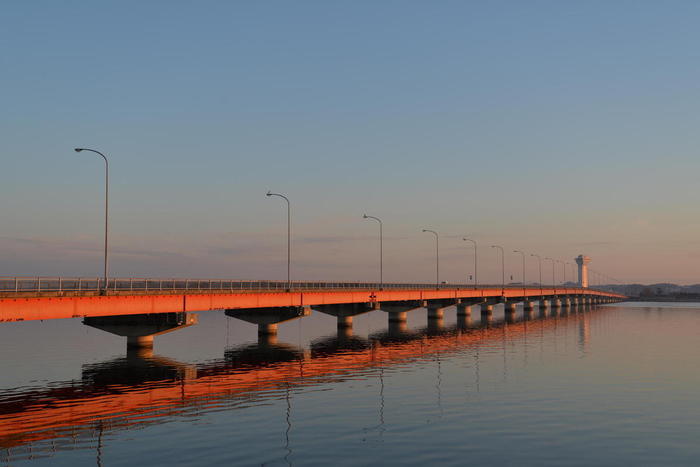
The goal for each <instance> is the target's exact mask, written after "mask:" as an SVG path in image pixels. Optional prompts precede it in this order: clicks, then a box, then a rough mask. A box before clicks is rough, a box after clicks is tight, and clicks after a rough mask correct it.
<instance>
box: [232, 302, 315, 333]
mask: <svg viewBox="0 0 700 467" xmlns="http://www.w3.org/2000/svg"><path fill="white" fill-rule="evenodd" d="M225 313H226V316H230V317H231V318H236V319H240V320H241V321H245V322H247V323H252V324H257V325H258V334H260V335H268V334H277V325H278V324H280V323H284V322H286V321H291V320H295V319H299V318H302V317H304V316H309V315H310V314H311V308H309V307H302V306H285V307H274V308H236V309H231V310H226V311H225Z"/></svg>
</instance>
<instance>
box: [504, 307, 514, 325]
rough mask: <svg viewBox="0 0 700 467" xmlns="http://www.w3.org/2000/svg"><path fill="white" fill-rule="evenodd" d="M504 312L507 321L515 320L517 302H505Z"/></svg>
mask: <svg viewBox="0 0 700 467" xmlns="http://www.w3.org/2000/svg"><path fill="white" fill-rule="evenodd" d="M503 313H504V314H505V319H506V322H507V323H512V322H514V321H515V302H505V303H504V304H503Z"/></svg>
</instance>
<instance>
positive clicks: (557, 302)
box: [549, 295, 561, 309]
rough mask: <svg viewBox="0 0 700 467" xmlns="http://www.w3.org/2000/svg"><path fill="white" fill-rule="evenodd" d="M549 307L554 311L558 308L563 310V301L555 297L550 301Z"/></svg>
mask: <svg viewBox="0 0 700 467" xmlns="http://www.w3.org/2000/svg"><path fill="white" fill-rule="evenodd" d="M549 306H550V307H551V308H552V309H556V308H561V300H560V299H559V296H557V295H555V296H553V297H552V298H551V299H550V300H549Z"/></svg>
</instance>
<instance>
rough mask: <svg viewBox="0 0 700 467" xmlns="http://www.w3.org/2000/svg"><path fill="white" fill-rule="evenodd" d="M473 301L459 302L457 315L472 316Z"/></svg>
mask: <svg viewBox="0 0 700 467" xmlns="http://www.w3.org/2000/svg"><path fill="white" fill-rule="evenodd" d="M472 305H473V304H472V303H464V302H461V303H458V304H457V317H458V318H459V317H460V316H471V315H472Z"/></svg>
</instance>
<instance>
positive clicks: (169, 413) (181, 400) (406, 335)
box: [0, 309, 591, 460]
mask: <svg viewBox="0 0 700 467" xmlns="http://www.w3.org/2000/svg"><path fill="white" fill-rule="evenodd" d="M581 313H584V311H583V310H577V311H573V310H572V311H571V312H570V313H567V314H561V315H559V316H557V317H555V318H552V317H549V316H546V314H545V315H540V316H539V318H537V317H535V315H534V313H533V312H531V311H529V312H525V313H524V315H523V314H522V313H518V314H517V316H515V315H512V314H511V315H510V316H507V317H506V318H505V319H495V318H494V317H493V316H484V317H483V318H482V319H481V320H477V321H472V319H471V317H470V316H460V317H458V320H457V323H456V324H454V325H449V326H446V325H445V324H444V321H443V320H438V319H435V320H429V322H428V325H427V326H426V327H424V328H420V329H411V330H409V329H408V328H407V327H406V323H405V321H404V322H390V323H389V327H388V328H387V329H385V330H384V331H381V332H376V333H372V334H370V335H369V336H368V337H367V338H363V337H359V336H355V335H353V334H352V331H351V330H350V329H347V328H339V329H338V332H337V334H336V335H332V336H328V337H324V338H320V339H317V340H315V341H313V342H312V343H311V345H310V348H308V349H303V348H299V347H296V346H294V345H290V344H286V343H279V342H277V338H276V336H274V335H273V336H261V337H260V338H259V340H258V342H256V343H253V344H247V345H243V346H232V347H228V348H226V349H225V351H224V354H223V357H222V358H220V359H218V360H214V361H208V362H206V363H199V364H196V365H195V364H188V363H182V362H178V361H175V360H172V359H169V358H167V357H163V356H158V355H154V354H153V352H152V350H133V351H129V352H128V353H127V354H126V356H125V357H122V358H117V359H112V360H109V361H105V362H101V363H97V364H86V365H84V366H83V368H82V375H81V379H79V380H73V381H65V382H61V381H58V382H50V383H47V384H46V387H44V388H34V389H26V388H25V389H18V390H11V391H5V392H0V448H2V449H4V450H5V454H6V456H3V457H6V458H7V459H10V460H12V459H13V458H14V456H15V455H16V454H13V452H15V451H14V450H16V449H17V448H19V447H22V446H24V447H25V449H29V447H31V449H32V450H33V453H37V452H44V455H50V453H51V451H53V450H56V449H61V447H62V446H64V445H68V444H67V443H68V440H72V441H71V444H70V449H75V448H76V445H75V440H76V439H80V438H83V439H86V440H89V441H91V443H92V444H91V443H85V445H84V446H83V447H86V448H87V447H90V448H94V440H96V439H100V440H101V441H100V446H101V443H102V440H103V436H104V435H103V433H109V432H110V431H113V430H129V429H134V428H137V427H140V426H142V425H144V424H154V423H164V422H167V421H170V420H173V419H177V418H178V417H183V416H188V415H190V414H192V413H202V412H203V411H206V410H208V409H210V410H222V408H223V409H227V410H232V409H236V408H238V407H241V406H247V405H250V403H251V401H255V399H256V398H257V397H260V398H269V397H275V398H277V399H279V400H285V399H286V401H287V403H288V404H289V402H290V398H291V397H292V393H293V391H294V390H295V389H299V388H303V387H307V386H313V385H318V384H322V383H324V384H327V383H333V382H338V381H343V380H346V379H348V378H367V377H370V376H371V377H379V376H381V382H382V390H381V391H382V392H381V397H382V398H383V383H384V374H385V371H386V370H387V369H388V368H390V367H391V366H392V365H397V364H405V363H406V362H410V361H412V360H422V361H425V360H426V359H432V360H434V361H437V362H442V361H443V359H445V358H448V357H450V356H451V355H455V354H457V353H460V352H464V351H471V350H474V352H475V354H474V358H475V359H476V362H477V366H476V370H475V371H476V372H477V374H478V371H479V366H478V353H476V352H478V349H479V348H480V347H482V346H484V345H490V346H493V345H494V344H495V345H499V344H500V343H503V342H505V341H504V339H507V341H508V345H510V344H511V343H512V342H514V341H515V340H516V339H519V338H524V336H525V335H526V334H527V333H528V332H530V333H533V332H534V333H536V335H535V338H537V336H539V337H540V338H541V332H542V331H543V330H545V329H548V328H551V327H554V326H561V325H562V322H565V321H571V324H572V325H573V326H575V327H581V326H583V328H584V329H585V330H584V331H580V335H581V341H582V342H583V343H587V342H588V319H589V318H588V317H586V319H585V320H583V318H581ZM585 313H586V314H589V313H591V311H590V309H587V310H586V311H585ZM534 320H538V321H540V325H538V326H536V327H533V326H532V321H534ZM582 323H583V324H582ZM536 328H537V329H536ZM530 339H532V336H531V337H530ZM503 345H505V344H503ZM582 345H585V344H582ZM504 355H505V354H504ZM504 368H505V367H504ZM437 371H438V380H437V381H438V383H439V381H440V377H441V373H440V371H442V370H441V367H440V366H439V367H438V369H437ZM504 371H505V369H504ZM477 385H478V382H477ZM437 391H438V392H437V395H438V401H440V392H439V391H440V386H439V384H438V386H437ZM289 410H291V409H289ZM379 413H380V418H381V423H380V425H381V428H379V429H381V430H383V399H382V402H381V405H380V408H379ZM287 423H289V417H288V419H287ZM290 426H291V425H290ZM288 434H289V433H288V432H287V435H288ZM287 439H288V436H287ZM78 447H80V444H78ZM288 447H289V446H288V445H287V448H288Z"/></svg>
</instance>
